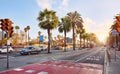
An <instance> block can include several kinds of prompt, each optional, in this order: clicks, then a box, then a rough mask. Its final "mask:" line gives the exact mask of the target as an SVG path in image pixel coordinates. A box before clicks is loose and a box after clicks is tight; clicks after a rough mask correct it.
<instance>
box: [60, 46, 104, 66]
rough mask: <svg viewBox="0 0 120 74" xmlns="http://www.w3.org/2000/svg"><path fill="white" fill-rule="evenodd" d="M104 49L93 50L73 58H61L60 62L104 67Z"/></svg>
mask: <svg viewBox="0 0 120 74" xmlns="http://www.w3.org/2000/svg"><path fill="white" fill-rule="evenodd" d="M104 49H105V48H104V47H98V48H93V49H90V50H88V51H86V52H83V53H81V54H78V55H75V56H70V57H67V58H62V59H61V60H66V61H72V62H76V63H77V62H78V63H90V64H100V65H104V56H105V50H104Z"/></svg>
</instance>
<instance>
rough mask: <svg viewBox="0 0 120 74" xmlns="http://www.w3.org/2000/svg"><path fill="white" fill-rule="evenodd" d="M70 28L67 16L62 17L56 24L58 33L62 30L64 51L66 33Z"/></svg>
mask: <svg viewBox="0 0 120 74" xmlns="http://www.w3.org/2000/svg"><path fill="white" fill-rule="evenodd" d="M70 29H71V23H70V19H69V18H68V17H64V18H62V19H61V23H60V24H59V26H58V31H59V32H60V33H62V32H64V46H65V49H64V51H66V33H67V32H69V31H70Z"/></svg>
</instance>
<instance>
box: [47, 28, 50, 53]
mask: <svg viewBox="0 0 120 74" xmlns="http://www.w3.org/2000/svg"><path fill="white" fill-rule="evenodd" d="M47 31H48V53H50V29H48V30H47Z"/></svg>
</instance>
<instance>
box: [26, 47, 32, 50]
mask: <svg viewBox="0 0 120 74" xmlns="http://www.w3.org/2000/svg"><path fill="white" fill-rule="evenodd" d="M32 48H33V47H26V48H25V49H28V50H31V49H32Z"/></svg>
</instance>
